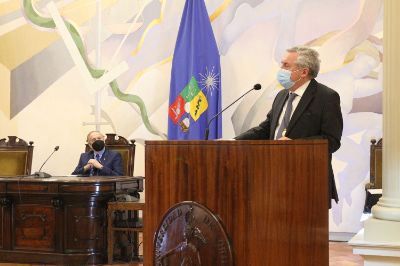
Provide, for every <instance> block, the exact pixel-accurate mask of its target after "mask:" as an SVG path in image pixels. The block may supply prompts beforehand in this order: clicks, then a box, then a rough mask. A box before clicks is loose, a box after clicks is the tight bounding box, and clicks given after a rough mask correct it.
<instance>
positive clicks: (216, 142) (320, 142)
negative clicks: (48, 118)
mask: <svg viewBox="0 0 400 266" xmlns="http://www.w3.org/2000/svg"><path fill="white" fill-rule="evenodd" d="M145 144H146V145H202V146H204V145H234V146H243V145H327V144H328V140H326V139H312V140H304V139H303V140H147V141H146V142H145Z"/></svg>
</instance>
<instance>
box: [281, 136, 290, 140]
mask: <svg viewBox="0 0 400 266" xmlns="http://www.w3.org/2000/svg"><path fill="white" fill-rule="evenodd" d="M278 140H292V139H289V138H288V137H281V138H279V139H278Z"/></svg>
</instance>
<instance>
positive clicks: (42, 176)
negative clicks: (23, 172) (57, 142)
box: [34, 146, 60, 178]
mask: <svg viewBox="0 0 400 266" xmlns="http://www.w3.org/2000/svg"><path fill="white" fill-rule="evenodd" d="M59 148H60V146H55V147H54V150H53V152H52V153H51V154H50V156H49V157H47V159H46V161H44V163H43V164H42V166H40V168H39V171H37V172H35V174H34V176H36V177H39V178H48V177H51V175H50V174H48V173H46V172H41V171H40V170H42V168H43V166H44V165H45V164H46V163H47V161H48V160H49V159H50V157H51V156H52V155H53V154H54V153H55V152H56V151H58V149H59Z"/></svg>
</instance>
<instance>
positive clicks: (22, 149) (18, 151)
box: [0, 136, 33, 176]
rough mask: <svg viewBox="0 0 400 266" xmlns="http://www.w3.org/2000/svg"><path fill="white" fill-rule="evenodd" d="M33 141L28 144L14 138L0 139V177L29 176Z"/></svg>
mask: <svg viewBox="0 0 400 266" xmlns="http://www.w3.org/2000/svg"><path fill="white" fill-rule="evenodd" d="M32 155H33V141H30V142H29V144H28V143H27V142H26V141H24V140H23V139H20V138H18V137H16V136H9V137H8V138H3V139H0V176H23V175H30V174H31V168H32Z"/></svg>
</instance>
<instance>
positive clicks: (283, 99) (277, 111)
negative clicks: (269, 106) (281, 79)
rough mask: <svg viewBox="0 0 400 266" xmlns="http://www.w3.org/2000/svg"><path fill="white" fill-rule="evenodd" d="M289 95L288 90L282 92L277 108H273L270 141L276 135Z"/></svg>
mask: <svg viewBox="0 0 400 266" xmlns="http://www.w3.org/2000/svg"><path fill="white" fill-rule="evenodd" d="M288 95H289V91H288V90H284V92H282V93H281V95H280V94H278V96H279V98H278V99H277V103H276V106H275V108H273V110H272V122H271V129H270V130H271V132H270V139H274V133H275V130H276V126H277V124H278V120H279V116H280V115H281V113H282V109H283V105H284V104H285V102H286V99H287V97H288Z"/></svg>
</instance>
